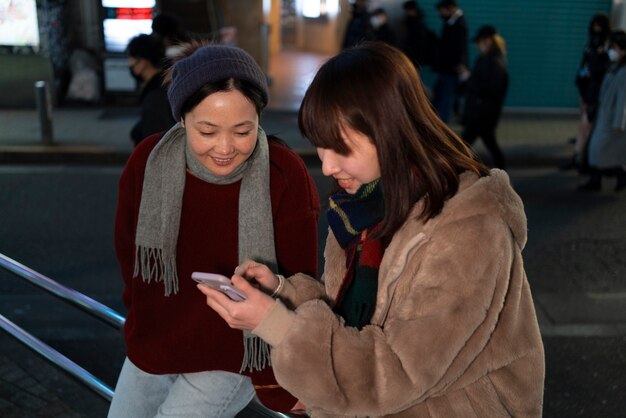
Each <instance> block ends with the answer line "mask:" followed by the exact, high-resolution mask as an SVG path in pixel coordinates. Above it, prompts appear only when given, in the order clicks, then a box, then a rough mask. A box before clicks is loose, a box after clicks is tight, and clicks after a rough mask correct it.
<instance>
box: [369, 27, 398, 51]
mask: <svg viewBox="0 0 626 418" xmlns="http://www.w3.org/2000/svg"><path fill="white" fill-rule="evenodd" d="M374 38H375V39H376V40H377V41H382V42H385V43H387V44H389V45H391V46H395V47H397V46H398V40H397V38H396V33H395V32H394V31H393V29H391V25H389V23H385V24H383V25H381V26H380V27H379V28H377V29H374Z"/></svg>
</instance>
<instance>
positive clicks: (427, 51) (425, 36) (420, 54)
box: [402, 13, 438, 68]
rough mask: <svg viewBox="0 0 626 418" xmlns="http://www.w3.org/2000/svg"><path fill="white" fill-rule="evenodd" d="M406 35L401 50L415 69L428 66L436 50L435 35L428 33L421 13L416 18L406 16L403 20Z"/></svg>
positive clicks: (436, 41)
mask: <svg viewBox="0 0 626 418" xmlns="http://www.w3.org/2000/svg"><path fill="white" fill-rule="evenodd" d="M404 24H405V27H406V34H405V38H404V42H403V43H402V50H403V51H404V53H405V54H406V55H407V56H408V57H409V58H411V61H413V63H414V64H415V66H416V67H418V68H420V67H422V66H424V65H430V64H432V62H433V58H434V57H433V55H434V53H435V52H436V48H437V43H438V40H437V35H435V33H434V32H432V31H430V30H429V29H428V27H427V26H426V23H425V22H424V16H423V14H422V13H420V14H418V15H417V16H406V17H405V19H404Z"/></svg>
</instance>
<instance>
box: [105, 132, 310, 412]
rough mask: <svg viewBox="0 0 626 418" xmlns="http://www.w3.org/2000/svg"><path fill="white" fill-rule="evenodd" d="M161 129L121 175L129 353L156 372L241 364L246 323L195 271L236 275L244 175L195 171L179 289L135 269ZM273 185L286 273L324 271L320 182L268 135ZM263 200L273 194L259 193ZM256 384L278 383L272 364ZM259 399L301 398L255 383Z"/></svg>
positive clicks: (275, 402) (189, 183)
mask: <svg viewBox="0 0 626 418" xmlns="http://www.w3.org/2000/svg"><path fill="white" fill-rule="evenodd" d="M159 138H160V135H153V136H151V137H148V138H147V139H145V140H144V141H142V142H141V143H140V144H139V146H138V147H137V148H136V149H135V151H134V152H133V154H132V155H131V157H130V159H129V161H128V163H127V164H126V167H125V168H124V171H123V173H122V176H121V178H120V182H119V195H118V203H117V215H116V221H115V249H116V254H117V258H118V261H119V263H120V268H121V272H122V277H123V278H124V284H125V287H124V294H123V301H124V304H125V305H126V307H127V308H128V315H127V318H126V325H125V327H124V337H125V340H126V350H127V355H128V358H129V359H130V360H131V361H132V362H133V363H134V364H135V365H136V366H137V367H139V368H140V369H142V370H143V371H145V372H148V373H152V374H170V373H172V374H177V373H192V372H200V371H205V370H226V371H230V372H235V373H237V372H239V369H240V367H241V363H242V358H243V338H242V332H241V331H239V330H234V329H231V328H229V327H228V325H227V324H226V322H225V321H224V320H223V319H222V318H221V317H220V316H219V315H217V314H216V313H215V312H214V311H213V310H212V309H211V308H210V307H208V306H207V304H206V298H205V296H204V295H203V294H202V293H200V291H199V290H198V289H197V288H196V283H195V282H194V281H193V280H192V279H191V273H192V272H194V271H203V272H212V273H220V274H223V275H225V276H228V277H230V276H231V275H232V273H233V271H234V269H235V267H236V266H237V264H238V252H237V251H238V250H237V248H238V243H237V222H238V204H239V188H240V185H241V182H240V181H239V182H236V183H233V184H230V185H214V184H209V183H206V182H204V181H203V180H200V179H198V178H196V177H194V176H193V175H191V174H189V173H187V176H186V179H185V191H184V196H183V205H182V213H181V220H180V230H179V234H178V247H177V252H176V261H177V267H178V278H179V282H180V284H179V291H178V293H177V294H174V295H171V296H169V297H165V296H164V288H163V283H161V282H159V283H156V282H152V283H151V284H147V283H144V282H143V280H142V279H141V278H140V277H135V278H133V277H132V276H133V266H134V255H135V232H136V230H137V217H138V213H139V203H140V201H141V190H142V186H143V177H144V171H145V167H146V162H147V159H148V156H149V154H150V152H151V151H152V149H153V148H154V146H155V145H156V144H157V142H158V140H159ZM269 155H270V187H271V193H270V194H271V199H272V214H273V218H274V237H275V246H276V256H277V261H278V268H279V270H280V273H281V274H283V275H285V276H288V275H291V274H294V273H297V272H305V273H307V274H309V275H312V276H313V277H315V276H316V273H317V221H318V219H319V212H320V204H319V198H318V195H317V189H316V187H315V183H314V182H313V179H312V178H311V176H310V175H309V173H308V171H307V170H306V167H305V165H304V163H303V161H302V160H301V159H300V158H299V157H298V156H297V155H296V154H294V153H293V152H292V151H291V150H289V149H288V148H287V147H285V146H284V145H282V144H279V143H277V142H275V141H273V140H270V141H269ZM259 198H260V199H264V198H267V196H259ZM246 374H248V375H250V376H251V377H252V380H253V382H254V384H255V385H256V386H272V385H276V381H275V379H274V376H273V373H272V370H271V368H266V369H264V370H262V371H261V372H254V373H251V374H249V373H247V372H246ZM257 393H258V395H259V397H260V398H261V401H262V402H263V403H264V404H265V405H266V406H268V407H270V408H272V409H276V410H279V411H286V410H288V409H289V408H290V407H291V406H293V404H294V403H295V399H294V398H292V397H291V395H289V394H288V393H287V392H286V391H284V390H282V389H272V388H257Z"/></svg>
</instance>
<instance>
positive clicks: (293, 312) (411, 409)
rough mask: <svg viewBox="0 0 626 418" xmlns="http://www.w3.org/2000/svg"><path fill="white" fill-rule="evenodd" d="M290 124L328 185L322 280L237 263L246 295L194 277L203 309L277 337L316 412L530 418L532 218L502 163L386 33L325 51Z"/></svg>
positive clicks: (281, 357)
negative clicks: (383, 38) (468, 135)
mask: <svg viewBox="0 0 626 418" xmlns="http://www.w3.org/2000/svg"><path fill="white" fill-rule="evenodd" d="M372 98H375V100H372ZM298 120H299V126H300V129H301V131H302V133H303V135H304V136H305V137H306V138H308V139H309V140H310V141H311V142H312V143H313V145H314V146H315V147H317V153H318V155H319V157H320V160H321V161H322V172H323V173H324V174H325V175H326V176H332V177H333V178H334V181H335V186H336V192H335V194H333V195H332V196H331V197H330V198H329V210H328V213H327V215H328V223H329V226H330V228H329V232H328V237H327V240H326V248H325V251H324V256H325V268H324V275H323V277H324V282H323V283H320V282H318V281H317V280H315V279H314V278H312V277H307V275H305V274H296V275H293V276H291V277H288V278H280V277H277V276H276V275H274V274H273V273H272V272H271V270H269V269H268V268H267V267H266V266H264V265H263V264H262V263H258V262H255V261H250V260H248V261H246V262H244V263H242V264H240V265H239V266H238V267H237V269H236V270H235V275H234V276H233V277H232V280H233V283H234V284H235V285H236V286H237V287H238V288H239V289H240V290H241V291H242V292H244V293H245V294H246V295H247V299H246V300H245V301H242V302H233V301H232V300H230V299H228V298H227V297H226V296H224V295H223V294H222V293H220V292H217V291H215V290H212V289H209V288H207V287H206V286H204V285H199V286H198V287H199V288H200V289H201V290H202V292H203V293H204V294H205V295H207V303H208V304H209V305H210V306H211V307H212V308H213V309H215V310H216V311H217V312H218V313H219V314H220V315H221V316H222V317H223V318H224V319H225V320H226V321H227V322H228V323H229V325H230V326H232V327H235V328H239V329H247V330H252V332H253V333H254V334H256V335H259V336H260V337H262V338H263V339H264V340H265V341H267V342H269V343H270V344H271V345H272V365H273V367H274V373H275V374H276V377H277V379H278V381H280V382H281V384H283V385H284V387H285V388H286V389H288V390H289V391H290V392H291V393H293V394H294V395H295V396H297V397H298V398H299V399H300V400H301V401H302V403H303V404H304V405H306V407H307V412H308V413H309V414H310V415H311V416H312V417H325V418H332V417H354V416H359V417H366V416H367V417H383V416H385V417H407V418H408V417H511V416H513V417H526V418H530V417H537V418H539V417H541V411H542V400H543V391H544V390H543V382H544V354H543V344H542V341H541V334H540V332H539V326H538V324H537V317H536V314H535V308H534V306H533V300H532V296H531V292H530V288H529V285H528V281H527V279H526V274H525V273H524V266H523V260H522V249H523V248H524V245H525V243H526V238H527V225H526V223H527V221H526V215H525V214H524V206H523V204H522V200H521V199H520V197H519V196H518V195H517V194H516V193H515V191H514V190H513V188H512V187H511V184H510V179H509V177H508V175H507V174H506V172H504V171H502V170H497V169H494V170H491V171H489V170H488V169H487V168H486V167H485V166H484V165H483V164H482V163H480V162H479V161H476V159H475V157H474V155H473V153H472V151H471V149H470V148H469V147H468V146H467V145H466V144H465V143H464V142H463V140H462V139H461V138H459V137H458V136H457V135H456V134H455V133H454V132H453V131H452V130H451V129H450V128H448V126H446V125H445V124H444V123H443V122H442V121H441V119H440V118H439V117H438V116H437V115H436V113H435V112H434V111H433V109H432V107H431V104H430V102H429V100H428V98H427V97H426V95H425V94H424V90H423V88H422V83H421V82H420V80H419V76H418V74H417V71H416V69H415V67H414V66H413V64H412V63H411V61H410V60H409V59H408V58H407V56H406V55H404V54H403V53H401V52H400V50H398V49H395V48H393V47H391V46H389V45H387V44H385V43H382V42H372V43H365V44H362V45H359V46H357V47H355V48H352V49H350V50H346V51H343V52H341V53H340V54H338V55H336V56H335V57H333V58H331V59H330V60H328V61H327V62H326V63H325V64H324V65H323V66H322V67H321V68H320V70H319V71H318V73H317V74H316V76H315V78H314V79H313V81H312V83H311V85H310V86H309V88H308V89H307V91H306V93H305V96H304V99H303V101H302V106H301V108H300V112H299V117H298ZM246 279H248V280H253V279H254V280H255V282H254V283H255V285H256V286H260V288H261V289H263V290H264V291H261V289H259V288H258V287H255V286H253V285H252V284H251V283H249V282H248V280H246ZM268 293H269V294H274V295H275V296H274V297H275V299H274V298H272V297H270V295H269V294H268Z"/></svg>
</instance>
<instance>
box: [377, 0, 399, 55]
mask: <svg viewBox="0 0 626 418" xmlns="http://www.w3.org/2000/svg"><path fill="white" fill-rule="evenodd" d="M370 24H371V25H372V28H373V29H374V39H375V40H377V41H381V42H386V43H388V44H389V45H392V46H398V38H397V37H396V33H395V32H394V30H393V29H392V28H391V25H390V24H389V18H388V16H387V12H385V9H383V8H382V7H379V8H377V9H375V10H374V11H373V12H372V13H370Z"/></svg>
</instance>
